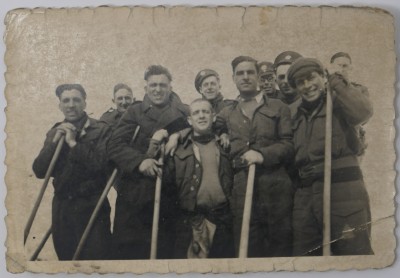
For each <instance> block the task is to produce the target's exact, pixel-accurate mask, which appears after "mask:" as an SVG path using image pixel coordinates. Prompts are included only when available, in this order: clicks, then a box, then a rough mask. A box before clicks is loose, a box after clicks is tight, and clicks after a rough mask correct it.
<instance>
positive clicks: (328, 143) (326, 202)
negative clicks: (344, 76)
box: [322, 84, 332, 256]
mask: <svg viewBox="0 0 400 278" xmlns="http://www.w3.org/2000/svg"><path fill="white" fill-rule="evenodd" d="M324 167H325V168H324V193H323V225H324V226H323V240H322V246H323V247H322V253H323V255H324V256H330V255H331V243H330V242H331V172H332V170H331V167H332V95H331V92H330V89H329V84H328V90H327V94H326V124H325V162H324Z"/></svg>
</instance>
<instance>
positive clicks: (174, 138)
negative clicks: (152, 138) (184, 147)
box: [165, 132, 180, 156]
mask: <svg viewBox="0 0 400 278" xmlns="http://www.w3.org/2000/svg"><path fill="white" fill-rule="evenodd" d="M179 137H180V134H179V132H176V133H173V134H171V136H170V137H169V138H168V143H167V144H166V145H165V155H168V154H170V155H171V156H174V153H175V151H176V148H177V147H178V141H179Z"/></svg>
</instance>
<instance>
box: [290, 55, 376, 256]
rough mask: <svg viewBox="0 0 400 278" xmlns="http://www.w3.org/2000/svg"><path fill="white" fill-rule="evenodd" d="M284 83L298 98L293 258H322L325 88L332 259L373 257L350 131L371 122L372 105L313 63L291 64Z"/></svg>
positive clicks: (365, 197) (366, 201) (365, 202)
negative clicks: (328, 95)
mask: <svg viewBox="0 0 400 278" xmlns="http://www.w3.org/2000/svg"><path fill="white" fill-rule="evenodd" d="M288 81H289V83H290V85H291V86H292V87H293V88H295V89H296V90H297V91H298V93H299V94H300V96H301V98H302V103H301V105H300V106H299V108H298V110H297V113H296V115H295V117H294V119H293V121H294V125H293V129H294V145H295V150H296V154H295V163H296V166H297V168H298V170H299V174H300V178H301V183H300V185H299V186H298V189H297V191H296V194H295V202H294V213H293V229H294V255H296V256H305V255H321V253H322V248H321V246H322V236H323V235H322V230H323V229H322V227H323V223H322V210H323V209H322V208H323V204H322V199H323V197H322V194H323V187H324V183H323V180H324V149H325V122H326V119H325V118H326V103H325V101H326V97H325V96H326V90H327V86H329V87H330V90H331V92H332V99H333V115H332V176H331V182H332V189H331V241H332V243H331V250H332V254H333V255H369V254H373V251H372V248H371V243H370V233H369V231H370V229H369V223H368V222H369V220H370V219H369V198H368V193H367V191H366V189H365V186H364V181H363V176H362V172H361V169H360V167H359V164H358V160H357V157H356V154H357V152H358V149H359V147H360V146H359V145H360V144H359V140H358V137H357V135H356V132H355V126H357V125H359V124H361V123H364V122H366V121H367V120H368V119H369V118H370V117H371V116H372V113H373V112H372V105H371V102H370V101H369V99H368V96H366V95H365V94H363V93H362V92H361V91H360V90H357V89H355V88H354V87H353V86H351V84H349V83H348V82H347V81H346V79H345V78H343V76H342V75H339V74H337V73H334V74H332V75H329V76H327V75H326V74H325V70H324V67H323V66H322V65H321V63H320V62H319V61H318V60H316V59H312V58H299V59H298V60H296V61H295V62H294V63H293V64H292V66H291V67H290V68H289V70H288ZM326 82H328V85H326Z"/></svg>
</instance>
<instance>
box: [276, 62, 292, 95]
mask: <svg viewBox="0 0 400 278" xmlns="http://www.w3.org/2000/svg"><path fill="white" fill-rule="evenodd" d="M289 68H290V65H280V66H278V68H277V69H276V83H277V84H278V86H279V89H280V90H281V92H282V94H283V95H284V96H288V97H291V96H294V95H295V94H296V93H297V92H296V90H294V89H292V87H290V85H289V83H288V79H287V71H288V69H289Z"/></svg>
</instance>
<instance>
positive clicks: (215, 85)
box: [194, 69, 231, 113]
mask: <svg viewBox="0 0 400 278" xmlns="http://www.w3.org/2000/svg"><path fill="white" fill-rule="evenodd" d="M194 86H195V88H196V90H197V92H199V93H200V94H201V95H202V97H203V99H206V100H208V101H209V102H210V103H211V105H212V108H213V109H214V111H215V113H219V112H220V111H221V110H222V108H224V107H225V106H226V105H229V104H230V103H231V101H230V100H224V97H223V95H222V94H221V85H220V79H219V75H218V73H217V72H216V71H214V70H212V69H204V70H201V71H199V73H198V74H197V75H196V78H195V80H194Z"/></svg>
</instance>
